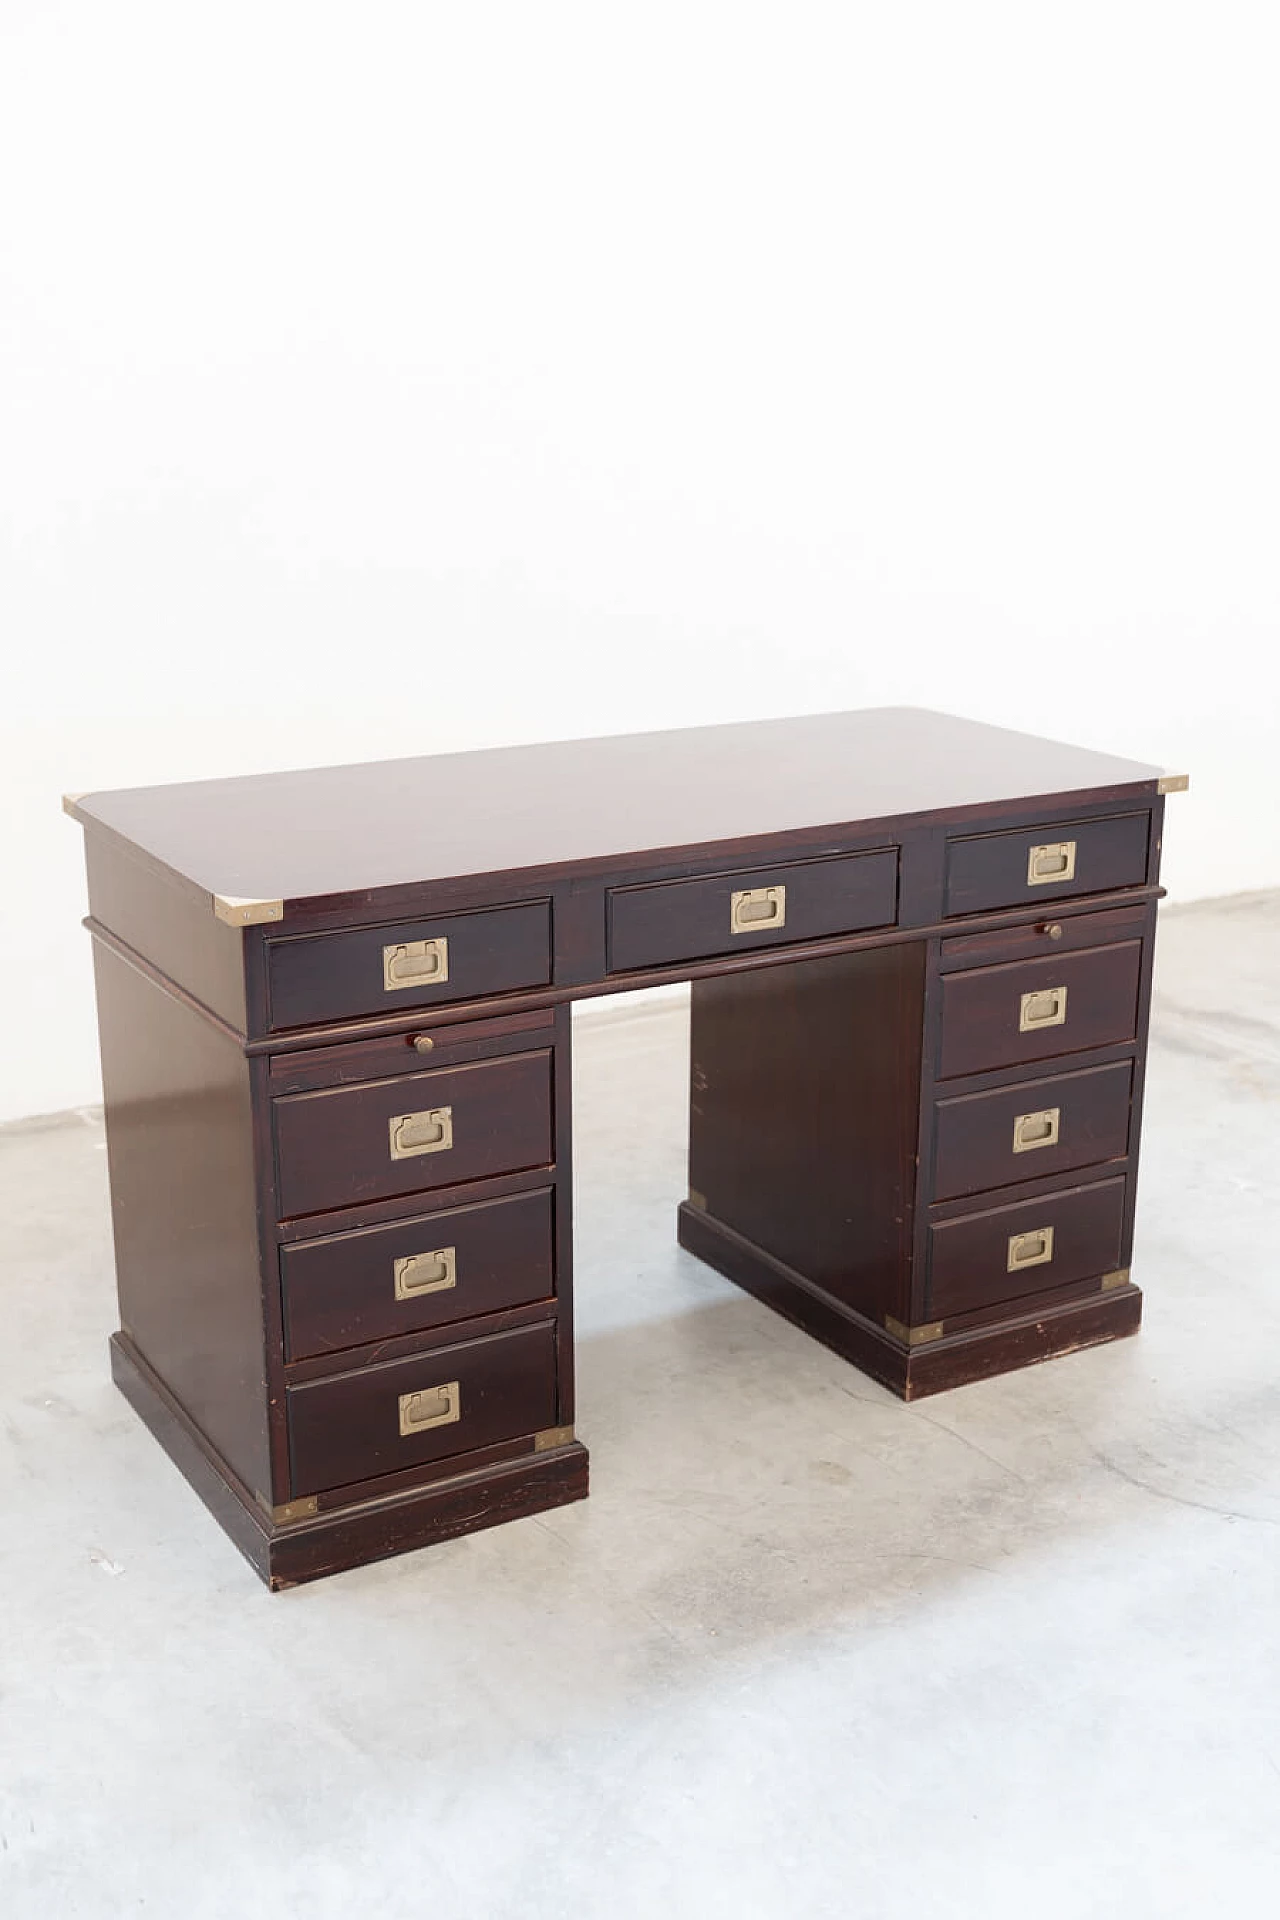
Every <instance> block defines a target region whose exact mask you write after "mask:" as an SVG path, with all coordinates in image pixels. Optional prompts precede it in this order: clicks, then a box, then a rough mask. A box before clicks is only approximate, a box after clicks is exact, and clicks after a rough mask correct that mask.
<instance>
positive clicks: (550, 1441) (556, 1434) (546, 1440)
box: [533, 1427, 573, 1453]
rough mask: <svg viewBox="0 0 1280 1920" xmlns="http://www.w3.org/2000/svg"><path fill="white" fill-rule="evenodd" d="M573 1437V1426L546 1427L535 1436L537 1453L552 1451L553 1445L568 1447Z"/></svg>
mask: <svg viewBox="0 0 1280 1920" xmlns="http://www.w3.org/2000/svg"><path fill="white" fill-rule="evenodd" d="M572 1439H573V1428H572V1427H544V1428H543V1429H542V1432H541V1433H535V1434H534V1436H533V1450H534V1452H535V1453H550V1452H551V1449H552V1448H553V1447H567V1446H568V1444H569V1442H570V1441H571V1440H572Z"/></svg>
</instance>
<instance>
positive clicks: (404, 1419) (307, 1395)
mask: <svg viewBox="0 0 1280 1920" xmlns="http://www.w3.org/2000/svg"><path fill="white" fill-rule="evenodd" d="M285 1401H286V1405H287V1408H288V1422H289V1458H290V1463H291V1470H292V1487H293V1497H294V1498H295V1499H301V1498H304V1497H305V1496H306V1495H307V1494H311V1493H322V1492H324V1491H325V1490H326V1489H327V1488H330V1487H343V1486H348V1485H350V1483H351V1482H352V1481H355V1480H373V1479H376V1478H377V1477H378V1476H379V1475H380V1474H384V1473H395V1472H398V1471H399V1470H401V1469H402V1468H404V1467H420V1466H424V1465H426V1464H427V1463H428V1462H429V1461H432V1460H440V1459H446V1458H448V1456H449V1455H450V1454H455V1453H471V1452H473V1451H474V1450H475V1449H476V1448H477V1447H491V1446H494V1445H496V1444H497V1443H498V1442H499V1441H502V1440H515V1439H519V1438H520V1436H521V1435H523V1434H533V1433H540V1432H542V1431H543V1430H544V1429H545V1428H547V1427H554V1426H555V1424H556V1406H557V1392H556V1345H555V1328H554V1326H551V1325H548V1326H544V1327H528V1328H525V1329H522V1330H521V1331H519V1332H516V1333H497V1334H491V1335H490V1336H489V1337H488V1338H487V1339H484V1340H469V1341H467V1342H465V1344H463V1345H460V1346H452V1347H435V1348H433V1349H432V1351H431V1352H430V1353H424V1354H417V1355H414V1356H413V1357H411V1358H410V1359H407V1360H394V1361H391V1362H390V1363H389V1364H388V1365H386V1366H381V1367H365V1368H362V1369H361V1370H360V1371H359V1372H356V1373H343V1374H336V1375H333V1376H331V1377H330V1378H329V1379H327V1380H314V1381H309V1382H308V1383H307V1384H306V1385H305V1386H301V1387H289V1388H287V1389H286V1392H285Z"/></svg>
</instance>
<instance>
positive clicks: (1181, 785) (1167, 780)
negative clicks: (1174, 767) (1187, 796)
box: [1156, 773, 1191, 793]
mask: <svg viewBox="0 0 1280 1920" xmlns="http://www.w3.org/2000/svg"><path fill="white" fill-rule="evenodd" d="M1190 785H1191V775H1190V774H1189V773H1162V774H1161V776H1160V778H1159V779H1158V780H1157V781H1156V792H1157V793H1185V792H1186V791H1187V788H1188V787H1189V786H1190Z"/></svg>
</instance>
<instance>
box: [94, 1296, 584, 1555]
mask: <svg viewBox="0 0 1280 1920" xmlns="http://www.w3.org/2000/svg"><path fill="white" fill-rule="evenodd" d="M111 1372H112V1377H113V1378H114V1380H115V1383H116V1385H117V1386H118V1387H119V1388H120V1391H121V1392H122V1393H123V1394H124V1396H125V1399H126V1400H128V1402H129V1404H130V1405H131V1406H132V1407H133V1409H134V1411H135V1412H136V1413H137V1414H139V1415H140V1416H141V1418H142V1420H143V1421H144V1422H145V1424H146V1425H147V1426H148V1427H149V1428H150V1430H151V1432H152V1433H153V1434H154V1435H155V1437H156V1439H157V1440H158V1441H159V1442H160V1444H161V1446H162V1447H163V1448H164V1450H165V1452H166V1453H167V1454H168V1456H169V1458H170V1459H171V1460H172V1461H173V1463H174V1465H175V1466H176V1467H177V1468H178V1469H179V1471H180V1472H181V1473H182V1474H183V1475H184V1476H185V1477H186V1479H187V1480H188V1481H189V1482H190V1483H191V1485H192V1486H193V1487H194V1488H195V1490H196V1492H197V1493H198V1494H199V1495H200V1498H201V1499H202V1500H203V1501H204V1503H205V1505H206V1507H208V1509H209V1511H210V1513H212V1514H213V1516H214V1518H215V1520H217V1521H218V1522H219V1523H220V1525H221V1526H222V1527H223V1528H224V1529H225V1531H226V1532H227V1533H228V1534H230V1536H231V1538H232V1540H234V1542H235V1544H236V1545H237V1546H238V1547H239V1549H240V1551H241V1553H242V1554H243V1555H244V1557H245V1559H246V1560H247V1561H248V1562H249V1564H250V1566H251V1567H253V1568H254V1570H255V1572H257V1573H258V1574H260V1575H261V1577H262V1579H263V1580H265V1581H266V1583H267V1585H268V1586H269V1587H271V1588H272V1589H273V1590H277V1589H279V1588H282V1587H293V1586H297V1585H299V1584H300V1583H301V1582H302V1581H304V1580H319V1579H320V1578H322V1577H323V1575H325V1574H329V1573H339V1572H341V1571H342V1570H343V1569H344V1568H346V1567H359V1566H364V1565H366V1564H367V1562H369V1561H371V1560H385V1559H387V1558H389V1557H390V1556H391V1555H392V1554H396V1553H408V1552H409V1551H411V1550H412V1549H413V1548H415V1547H425V1546H430V1545H432V1544H433V1543H434V1542H436V1541H439V1540H452V1539H455V1538H456V1537H457V1536H458V1535H459V1534H464V1533H476V1532H478V1531H479V1530H480V1528H482V1527H493V1526H497V1525H498V1524H499V1523H500V1522H501V1521H504V1520H519V1519H523V1518H524V1517H525V1516H526V1515H528V1514H532V1513H544V1512H546V1511H547V1509H548V1508H550V1507H560V1506H564V1505H566V1504H567V1503H568V1502H569V1501H571V1500H584V1499H585V1498H586V1495H587V1450H586V1448H585V1447H584V1446H583V1445H582V1443H581V1442H580V1441H577V1440H571V1441H570V1442H569V1443H568V1445H567V1446H563V1447H556V1448H554V1449H550V1450H548V1451H547V1452H545V1453H533V1454H528V1455H521V1456H520V1458H518V1459H516V1460H509V1461H505V1462H503V1464H502V1465H501V1466H497V1467H486V1468H482V1469H480V1470H478V1471H476V1472H473V1473H462V1474H458V1475H456V1476H455V1477H454V1478H453V1479H450V1480H436V1481H433V1482H432V1483H431V1484H430V1485H429V1486H424V1487H417V1488H410V1489H408V1490H407V1491H404V1492H401V1493H396V1494H390V1495H386V1496H384V1497H383V1498H382V1499H379V1500H362V1501H358V1502H357V1503H356V1504H355V1505H354V1506H350V1507H339V1508H336V1509H334V1510H333V1511H331V1512H328V1513H321V1514H317V1515H313V1516H311V1517H310V1518H307V1519H304V1520H297V1521H294V1522H292V1523H291V1524H289V1525H284V1526H281V1525H277V1524H276V1523H275V1522H274V1521H272V1519H271V1518H270V1517H269V1515H268V1514H266V1513H265V1512H264V1511H263V1510H262V1508H261V1507H260V1506H259V1505H258V1503H257V1502H256V1501H255V1500H254V1498H253V1496H252V1494H250V1493H249V1492H248V1490H247V1489H246V1488H245V1487H243V1486H242V1485H241V1483H240V1482H239V1481H238V1480H237V1479H236V1477H235V1476H234V1475H233V1474H232V1473H231V1471H230V1469H229V1468H228V1467H227V1466H226V1465H225V1463H224V1462H223V1461H221V1460H220V1459H219V1457H218V1456H217V1455H216V1454H215V1453H214V1452H213V1451H212V1449H211V1448H210V1446H209V1444H208V1442H207V1441H206V1440H205V1438H204V1436H203V1435H202V1434H201V1433H200V1432H199V1430H198V1429H197V1428H196V1427H195V1426H194V1425H193V1424H192V1422H191V1420H190V1419H189V1418H188V1416H187V1414H186V1413H185V1412H184V1411H183V1409H182V1408H181V1407H180V1406H179V1405H178V1402H177V1401H176V1400H175V1399H174V1398H173V1396H172V1394H171V1393H169V1392H168V1390H167V1389H166V1387H165V1385H164V1383H163V1381H161V1380H160V1378H159V1377H158V1375H156V1374H155V1373H154V1372H153V1371H152V1369H151V1368H150V1367H149V1366H148V1365H147V1363H146V1361H145V1360H144V1359H143V1358H142V1356H141V1354H140V1353H139V1352H138V1351H137V1349H136V1348H135V1347H134V1346H133V1344H132V1342H131V1341H130V1340H129V1339H128V1337H127V1336H126V1335H124V1334H118V1333H117V1334H114V1335H113V1336H112V1340H111Z"/></svg>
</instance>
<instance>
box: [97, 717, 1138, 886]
mask: <svg viewBox="0 0 1280 1920" xmlns="http://www.w3.org/2000/svg"><path fill="white" fill-rule="evenodd" d="M1159 772H1160V769H1159V768H1158V767H1152V766H1146V765H1143V764H1142V763H1140V762H1138V761H1134V760H1122V759H1118V758H1115V757H1114V756H1112V755H1110V754H1105V753H1094V752H1091V751H1089V750H1087V749H1084V748H1079V747H1070V746H1065V745H1063V744H1062V743H1061V742H1060V741H1055V740H1043V739H1040V738H1039V737H1037V736H1035V735H1032V734H1024V733H1013V732H1010V731H1009V730H1008V729H1006V728H1003V727H988V726H983V725H981V724H980V723H978V722H977V721H973V720H960V719H956V718H954V717H952V716H951V715H949V714H942V713H931V712H928V711H927V710H924V709H922V708H910V707H885V708H879V709H875V710H871V711H867V712H857V713H828V714H810V715H806V716H804V717H802V718H799V719H794V720H765V721H748V722H746V723H742V724H738V725H734V726H720V727H690V728H683V729H679V730H677V731H675V732H666V733H648V734H626V735H621V736H618V737H616V738H609V739H602V740H567V741H558V742H556V743H554V744H553V745H540V746H534V747H505V748H500V749H498V750H496V751H493V752H487V753H454V754H439V755H433V756H432V757H430V758H428V759H420V760H384V761H376V762H373V763H372V764H369V765H366V766H353V767H318V768H309V769H307V770H305V771H303V772H299V773H275V774H250V775H247V776H244V777H241V778H238V779H234V780H197V781H191V782H189V783H187V784H185V785H179V786H167V787H141V788H135V789H133V790H132V791H125V792H116V793H88V794H81V795H79V796H78V797H77V798H76V800H75V801H74V802H72V803H71V805H70V809H69V810H70V811H71V813H72V814H73V816H74V817H75V818H76V819H78V820H81V821H83V822H84V823H85V825H86V826H89V827H91V828H92V827H95V826H103V827H108V828H110V829H112V830H113V831H114V832H115V833H116V834H117V835H120V836H123V838H124V839H125V840H126V841H128V842H131V843H132V844H133V845H134V846H135V847H137V848H138V849H140V850H141V851H143V852H144V853H145V854H146V855H147V856H148V857H149V858H150V859H151V860H152V861H154V862H158V863H159V864H161V865H163V866H165V867H168V868H170V869H171V870H172V871H174V872H176V873H179V874H181V875H183V876H185V877H186V878H187V880H188V881H189V882H191V883H193V884H194V885H195V886H197V887H200V888H203V889H204V890H205V891H206V892H208V893H211V894H222V895H228V896H239V897H251V898H256V899H280V900H284V901H286V902H288V903H290V912H289V914H288V916H287V918H290V919H291V918H292V917H293V915H294V910H295V909H296V910H297V911H299V912H304V911H305V912H311V911H313V910H315V909H317V908H319V907H320V906H322V905H325V906H331V907H333V908H335V909H336V910H337V911H338V912H339V913H340V914H341V915H342V916H344V917H345V918H346V920H347V922H348V923H350V922H352V921H359V920H361V919H363V918H365V917H366V915H365V913H364V912H363V906H364V904H365V903H372V901H373V899H374V897H375V896H377V895H379V894H382V895H391V894H392V893H393V892H394V890H395V889H397V888H405V889H409V890H415V889H424V888H433V889H434V887H435V884H436V883H437V882H438V881H443V880H449V879H455V878H459V877H463V876H469V877H474V878H479V879H480V880H482V881H483V883H484V886H485V889H486V890H487V892H488V894H489V898H488V900H486V901H485V902H484V904H486V905H489V904H499V902H500V901H501V900H503V899H510V898H513V897H518V893H519V882H518V881H517V880H516V876H517V875H521V874H523V875H525V876H526V877H527V876H528V875H529V874H530V873H533V872H538V873H540V874H543V875H547V876H549V875H551V874H554V873H561V874H565V875H571V876H573V877H574V878H580V877H581V876H582V875H584V874H585V873H587V872H588V871H591V870H593V869H594V870H595V871H596V872H597V873H599V874H601V875H612V874H616V873H617V872H618V870H619V869H626V868H628V867H635V866H640V865H643V864H645V863H646V862H647V863H648V864H653V863H654V862H656V861H657V860H659V859H660V858H661V857H662V855H663V854H664V853H670V854H672V855H673V856H676V857H679V858H689V857H694V858H696V857H697V856H698V855H699V853H702V854H704V855H707V856H710V855H712V854H714V853H716V852H717V851H718V850H719V849H720V848H721V847H725V848H734V849H738V850H740V849H741V848H743V847H744V846H745V845H747V844H749V843H750V842H751V841H753V840H758V839H764V838H768V837H770V836H777V837H778V838H779V839H782V838H785V837H788V836H789V837H791V838H792V839H793V840H795V841H803V840H804V839H806V838H808V837H811V836H812V835H813V833H814V830H815V829H817V830H819V831H825V832H826V833H827V834H828V835H835V837H836V838H837V840H838V839H840V838H841V837H843V838H844V839H846V840H856V839H862V840H863V841H864V843H865V841H866V838H867V835H868V832H869V831H870V823H878V822H880V821H887V820H899V819H902V818H904V817H907V816H910V817H912V818H913V819H915V820H920V819H922V818H924V817H927V816H933V817H936V818H938V819H939V820H943V821H945V822H946V823H947V824H948V825H949V826H950V827H951V828H952V830H953V831H954V830H955V829H956V828H957V827H960V826H964V825H968V824H969V823H970V821H971V820H972V821H976V822H978V823H979V824H980V825H981V824H982V823H984V821H985V819H986V817H987V816H992V817H991V820H990V824H991V825H992V826H999V825H1001V824H1004V822H1002V821H1001V820H1000V819H999V817H998V816H999V815H1001V814H1003V815H1004V816H1005V817H1006V820H1007V822H1008V824H1009V825H1010V826H1011V827H1012V826H1016V825H1018V824H1019V822H1020V821H1027V822H1032V821H1047V820H1050V819H1051V818H1052V816H1053V814H1054V812H1055V810H1057V811H1058V812H1059V817H1060V818H1063V819H1071V818H1072V817H1075V818H1080V817H1082V815H1085V816H1087V815H1089V814H1100V813H1103V812H1105V811H1106V806H1105V804H1104V805H1098V804H1095V803H1096V802H1097V801H1099V800H1101V801H1103V802H1109V801H1111V800H1113V799H1120V798H1122V797H1124V796H1125V795H1127V796H1128V797H1129V799H1130V803H1131V805H1132V804H1137V805H1139V806H1143V805H1147V804H1149V801H1150V797H1151V796H1152V794H1154V792H1155V784H1156V781H1157V778H1158V776H1159ZM1073 796H1079V799H1080V800H1083V799H1084V798H1085V797H1086V796H1087V798H1088V800H1089V803H1090V804H1089V805H1088V806H1087V807H1082V806H1081V805H1080V804H1079V802H1078V801H1077V802H1076V803H1075V804H1073ZM1041 802H1043V804H1041ZM1063 809H1065V811H1063ZM1011 813H1012V814H1013V815H1014V817H1013V818H1012V819H1008V816H1009V815H1010V814H1011ZM837 830H843V832H842V833H841V832H839V831H837ZM830 850H832V851H839V850H840V849H839V847H838V846H837V847H833V848H832V849H830ZM728 864H748V863H741V862H730V863H728ZM762 864H763V863H762ZM526 893H527V889H526ZM433 910H434V902H433V903H432V905H431V906H429V907H427V908H426V911H428V912H430V911H433ZM384 917H385V916H384ZM406 917H412V916H406Z"/></svg>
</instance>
